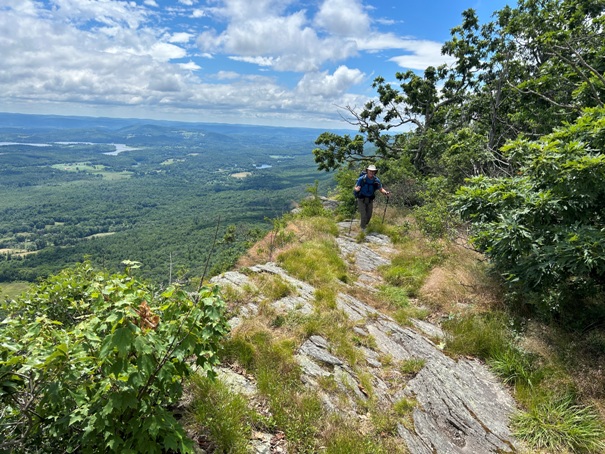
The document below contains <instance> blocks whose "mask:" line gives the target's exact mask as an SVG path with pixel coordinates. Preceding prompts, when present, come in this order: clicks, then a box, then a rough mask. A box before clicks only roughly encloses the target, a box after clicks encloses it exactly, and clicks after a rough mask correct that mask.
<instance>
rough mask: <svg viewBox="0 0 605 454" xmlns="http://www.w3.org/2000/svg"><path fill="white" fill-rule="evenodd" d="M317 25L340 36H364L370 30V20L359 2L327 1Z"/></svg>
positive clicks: (318, 17)
mask: <svg viewBox="0 0 605 454" xmlns="http://www.w3.org/2000/svg"><path fill="white" fill-rule="evenodd" d="M315 23H316V24H317V25H318V26H319V27H321V28H323V29H325V30H327V31H328V32H330V33H333V34H335V35H339V36H346V37H351V36H363V35H365V34H367V33H368V31H369V29H370V18H369V17H368V15H367V14H366V13H365V12H364V11H363V7H362V5H361V4H360V3H359V1H358V0H325V1H324V2H323V3H322V5H321V6H320V8H319V12H318V13H317V15H316V16H315Z"/></svg>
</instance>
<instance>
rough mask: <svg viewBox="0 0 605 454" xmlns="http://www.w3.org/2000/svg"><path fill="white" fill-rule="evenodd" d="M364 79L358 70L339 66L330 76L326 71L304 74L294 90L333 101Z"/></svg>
mask: <svg viewBox="0 0 605 454" xmlns="http://www.w3.org/2000/svg"><path fill="white" fill-rule="evenodd" d="M364 77H365V76H364V74H363V73H362V72H361V71H359V70H358V69H349V68H347V67H346V66H340V67H338V69H336V71H334V74H332V75H330V74H328V72H327V71H323V72H321V73H319V72H317V73H308V74H305V75H304V76H303V78H302V79H301V80H300V82H299V83H298V85H297V87H296V90H297V91H298V92H300V93H305V94H307V95H312V96H322V97H324V98H331V99H334V98H339V97H340V96H342V95H343V94H344V93H346V91H347V90H349V89H350V88H351V86H353V85H357V84H359V83H361V82H362V81H363V80H364Z"/></svg>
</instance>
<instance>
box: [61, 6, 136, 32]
mask: <svg viewBox="0 0 605 454" xmlns="http://www.w3.org/2000/svg"><path fill="white" fill-rule="evenodd" d="M52 3H53V6H54V8H53V14H54V15H55V16H56V17H57V18H63V19H67V20H69V21H74V22H76V23H85V22H88V21H94V22H97V23H101V24H104V25H105V26H108V27H112V26H117V25H123V24H126V25H127V26H128V27H130V28H137V27H138V26H139V25H140V24H141V23H142V22H144V21H145V20H146V11H145V9H144V8H143V7H138V6H137V4H136V3H135V2H124V1H84V2H83V1H81V0H52Z"/></svg>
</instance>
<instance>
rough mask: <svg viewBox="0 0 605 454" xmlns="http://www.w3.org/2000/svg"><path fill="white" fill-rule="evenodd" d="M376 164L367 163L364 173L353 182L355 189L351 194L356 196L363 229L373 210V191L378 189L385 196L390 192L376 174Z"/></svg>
mask: <svg viewBox="0 0 605 454" xmlns="http://www.w3.org/2000/svg"><path fill="white" fill-rule="evenodd" d="M376 171H377V169H376V166H374V165H373V164H372V165H369V166H368V167H367V168H366V171H365V174H362V175H361V176H360V177H359V178H358V179H357V182H356V183H355V189H354V190H353V194H354V195H355V197H356V198H357V206H358V207H359V213H360V215H361V223H360V227H361V230H365V229H366V226H367V225H368V223H369V222H370V219H371V218H372V212H373V211H374V197H375V195H374V193H375V192H376V191H379V192H381V193H383V194H384V195H386V196H387V197H388V196H389V195H390V194H391V193H390V192H389V191H387V190H386V189H384V188H383V187H382V183H381V182H380V180H379V179H378V177H377V176H376Z"/></svg>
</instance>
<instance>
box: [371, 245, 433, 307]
mask: <svg viewBox="0 0 605 454" xmlns="http://www.w3.org/2000/svg"><path fill="white" fill-rule="evenodd" d="M440 261H441V258H440V257H439V256H438V255H433V254H427V255H421V254H416V251H406V252H402V253H400V254H399V255H397V256H395V257H394V258H393V260H392V261H391V264H390V265H388V266H385V267H383V268H382V270H383V273H382V275H383V277H384V279H385V280H386V282H387V283H388V284H390V285H392V286H395V287H400V288H403V289H405V291H406V293H407V295H408V296H410V297H415V296H417V295H418V290H420V287H422V284H423V283H424V280H425V279H426V278H427V277H428V275H429V273H430V272H431V270H432V269H433V268H434V267H435V266H436V265H437V264H439V262H440Z"/></svg>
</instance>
